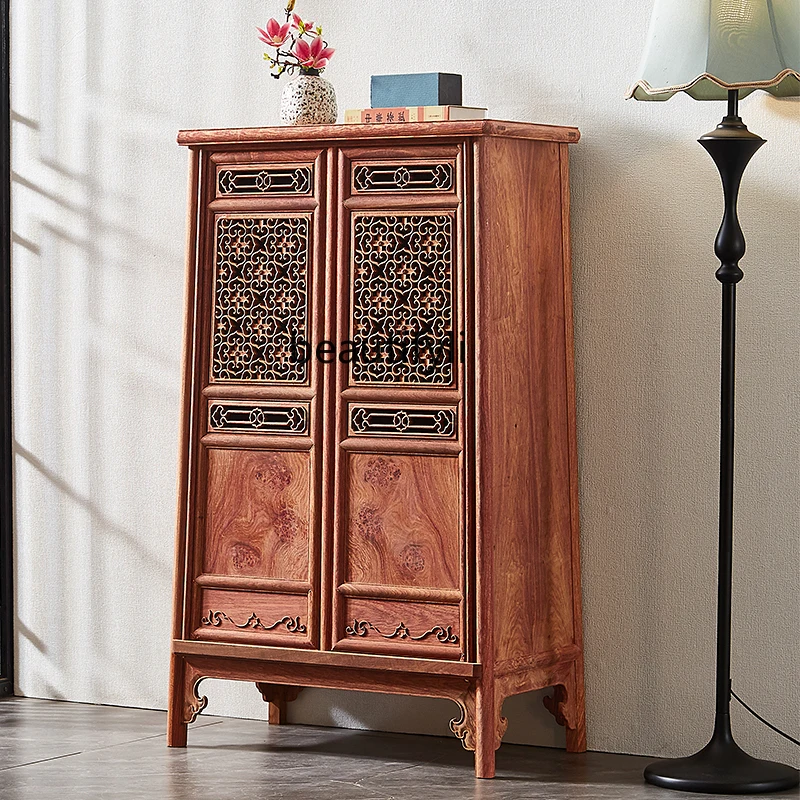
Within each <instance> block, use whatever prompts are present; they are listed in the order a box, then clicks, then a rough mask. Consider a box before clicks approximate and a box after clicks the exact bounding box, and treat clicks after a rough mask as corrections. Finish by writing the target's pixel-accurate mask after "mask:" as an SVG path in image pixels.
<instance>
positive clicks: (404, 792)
mask: <svg viewBox="0 0 800 800" xmlns="http://www.w3.org/2000/svg"><path fill="white" fill-rule="evenodd" d="M165 725H166V715H165V714H164V713H163V712H160V711H142V710H139V709H131V708H111V707H108V706H90V705H81V704H78V703H63V702H53V701H48V700H30V699H24V698H9V699H7V700H1V701H0V800H56V799H57V800H72V798H76V800H95V798H114V800H134V798H135V800H141V799H142V798H146V799H148V800H149V798H153V799H154V800H240V799H241V800H254V799H255V798H259V800H260V799H261V798H269V799H271V798H292V799H294V798H296V799H297V800H318V799H319V800H322V798H325V800H329V799H330V798H333V799H334V800H361V798H364V800H445V799H446V800H461V799H462V798H464V800H467V798H475V799H478V798H479V799H480V800H511V799H512V798H513V799H514V800H523V799H524V798H531V799H533V798H542V800H545V799H546V800H562V799H563V800H579V799H580V798H593V799H596V800H607V799H608V798H615V799H616V798H620V799H622V798H625V799H626V800H628V799H629V800H640V799H642V798H645V799H647V800H658V798H662V800H676V798H679V797H688V798H696V800H702V798H710V797H712V796H711V795H689V796H687V795H681V794H679V793H676V792H670V791H664V790H660V789H657V788H655V787H652V786H647V785H645V784H644V783H643V782H642V777H641V776H642V768H643V767H644V765H645V764H646V763H647V759H645V758H638V757H634V756H620V755H607V754H602V753H586V754H583V755H570V754H567V753H565V752H563V751H561V750H551V749H547V748H535V747H521V746H518V745H503V746H502V747H501V749H500V751H499V752H498V772H497V778H495V779H494V780H491V781H476V780H475V779H474V778H473V777H472V759H471V754H469V753H467V752H465V751H464V750H462V749H461V745H460V744H459V743H458V742H457V741H456V740H455V739H445V738H441V739H440V738H435V737H430V736H407V735H403V734H390V733H366V732H362V731H349V730H338V729H333V728H310V727H303V726H291V725H287V726H283V727H269V726H268V725H267V724H266V723H263V722H254V721H249V720H238V719H223V718H219V717H216V718H215V717H200V719H199V720H198V721H197V722H196V723H195V724H194V725H193V726H192V727H191V728H190V730H189V747H188V748H187V749H185V750H181V749H168V748H167V747H166V743H165V736H164V729H165ZM785 794H788V795H789V796H796V792H790V793H785ZM773 796H774V795H773ZM716 797H719V795H716ZM739 797H742V796H741V795H739Z"/></svg>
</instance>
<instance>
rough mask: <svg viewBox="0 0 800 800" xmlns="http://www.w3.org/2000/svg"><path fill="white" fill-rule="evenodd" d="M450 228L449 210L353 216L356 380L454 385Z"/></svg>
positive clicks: (352, 370)
mask: <svg viewBox="0 0 800 800" xmlns="http://www.w3.org/2000/svg"><path fill="white" fill-rule="evenodd" d="M453 231H454V215H453V214H452V213H440V214H433V213H425V214H402V215H401V214H397V215H394V214H391V215H389V214H385V215H383V214H382V215H369V214H360V215H356V216H354V219H353V234H352V311H351V314H352V320H351V339H352V340H353V343H354V345H353V353H352V356H351V360H350V374H351V379H352V381H353V382H354V383H362V384H374V383H379V384H380V383H412V384H423V385H433V386H449V385H451V384H452V382H453V374H454V370H453V365H454V362H455V358H456V354H455V346H454V322H455V309H454V295H453V281H454V278H453V266H454V260H453Z"/></svg>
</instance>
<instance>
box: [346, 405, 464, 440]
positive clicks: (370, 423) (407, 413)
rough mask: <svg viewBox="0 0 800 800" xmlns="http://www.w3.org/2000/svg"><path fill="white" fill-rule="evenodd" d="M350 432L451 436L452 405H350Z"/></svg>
mask: <svg viewBox="0 0 800 800" xmlns="http://www.w3.org/2000/svg"><path fill="white" fill-rule="evenodd" d="M350 433H351V434H352V435H354V436H369V435H372V436H410V437H418V436H435V437H437V438H441V439H452V438H453V437H454V436H455V433H456V411H455V409H453V408H420V407H419V406H406V407H405V408H397V407H388V406H380V407H378V406H355V405H353V406H350Z"/></svg>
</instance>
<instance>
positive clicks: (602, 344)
mask: <svg viewBox="0 0 800 800" xmlns="http://www.w3.org/2000/svg"><path fill="white" fill-rule="evenodd" d="M650 5H651V4H650V0H634V1H633V2H631V1H630V0H614V1H613V2H611V1H606V2H597V3H578V2H574V0H551V1H550V2H546V0H538V1H537V2H523V1H522V0H515V1H514V2H504V3H488V2H477V1H476V2H472V3H470V2H465V0H449V2H439V3H433V2H419V1H418V0H404V1H403V2H396V1H393V2H390V1H389V0H372V1H371V2H366V3H364V2H362V3H356V2H353V0H341V1H340V2H336V3H332V2H327V3H323V2H320V1H319V0H313V1H312V0H300V2H299V3H298V10H300V11H301V12H304V14H305V16H309V17H312V18H313V19H318V20H320V21H322V22H323V23H324V24H325V26H326V31H327V34H328V37H329V38H330V40H331V42H332V44H333V45H334V46H336V47H337V48H338V52H337V54H336V56H335V57H334V60H333V65H332V67H331V68H330V69H329V70H328V72H327V73H326V77H329V78H330V80H332V81H333V82H334V84H335V85H336V88H337V92H338V94H339V98H340V108H341V109H344V108H346V107H351V106H359V105H365V104H367V103H368V100H369V75H370V73H372V72H375V73H386V72H403V71H424V70H437V69H438V70H444V71H454V72H461V73H463V75H464V86H465V94H464V101H465V103H467V104H479V105H486V106H488V107H489V109H490V111H491V115H492V116H494V117H497V118H501V119H518V120H531V121H535V122H551V123H564V124H571V125H578V126H579V127H580V128H581V130H582V132H583V138H582V140H581V142H580V143H579V144H578V145H576V146H575V147H573V148H572V155H573V162H572V191H573V199H574V203H573V223H572V231H573V239H574V273H575V318H576V334H577V343H576V349H577V352H576V356H577V380H578V413H579V416H578V423H579V437H580V466H581V510H582V518H583V567H584V587H585V637H586V649H587V660H586V682H587V706H588V725H589V745H590V747H592V748H595V749H601V750H613V751H627V752H636V753H658V754H678V753H683V752H686V751H687V750H690V749H692V748H695V747H697V746H699V745H701V744H702V743H704V741H705V738H706V736H707V735H708V733H709V730H710V718H711V707H710V706H711V701H712V682H713V658H714V651H713V641H714V605H715V594H714V574H715V564H716V560H715V547H716V543H715V540H716V501H715V496H716V481H717V478H716V474H717V472H716V471H717V402H718V366H717V364H718V304H719V288H718V285H717V283H716V281H715V279H714V277H713V273H714V269H715V267H716V263H715V259H714V257H713V253H712V250H711V243H712V240H713V237H714V234H715V232H716V229H717V226H718V223H719V219H720V215H721V191H720V188H719V184H718V177H717V175H716V172H715V170H714V167H713V164H712V162H711V161H710V159H709V158H708V156H707V155H706V154H705V153H704V152H703V150H702V149H701V148H700V147H699V146H698V145H697V144H696V143H695V141H694V140H695V139H696V138H697V137H698V135H700V134H702V133H704V132H706V131H707V130H709V129H711V128H712V127H713V126H714V125H715V124H716V123H717V121H718V119H719V117H721V115H722V113H723V108H722V105H721V104H719V103H716V104H712V103H698V102H695V101H693V100H691V99H689V98H686V97H683V96H681V97H677V98H675V99H674V100H672V101H670V102H669V103H665V104H644V103H642V104H639V103H635V102H633V101H628V102H625V101H623V99H622V96H623V92H624V90H625V88H626V85H627V83H628V82H629V80H630V79H631V77H632V76H633V75H634V73H635V70H636V67H637V63H638V59H639V56H640V52H641V47H642V44H643V42H644V39H645V33H646V29H647V24H648V19H649V14H650ZM268 9H273V10H274V11H277V10H278V3H272V4H270V3H267V2H262V0H193V2H188V1H187V0H170V2H163V0H158V1H156V0H140V2H136V3H129V2H122V0H70V2H68V3H67V2H57V1H56V0H41V2H38V3H26V2H21V0H20V2H14V3H13V4H12V12H13V109H14V121H13V151H14V153H13V166H14V173H15V179H14V189H13V200H14V212H13V213H14V236H15V239H14V286H13V292H14V377H15V430H16V458H15V464H16V548H17V590H16V591H17V615H18V624H17V642H18V687H19V691H20V692H21V693H23V694H26V695H31V696H37V697H59V698H66V699H70V700H80V701H89V702H98V703H112V704H113V703H115V704H123V705H141V706H145V707H154V708H163V707H164V706H165V702H166V689H167V657H168V640H169V608H170V581H171V565H172V535H173V534H172V531H173V513H174V491H175V469H176V447H177V424H178V382H179V364H180V339H181V326H182V309H181V306H182V271H183V244H184V199H185V175H186V153H185V152H184V151H182V150H180V149H179V148H178V147H177V146H176V145H175V133H176V131H177V130H178V129H179V128H183V127H225V126H247V125H261V124H272V123H275V122H276V121H277V110H278V98H279V92H280V89H281V87H282V85H283V84H282V83H278V82H276V81H274V80H273V79H272V78H271V77H270V76H269V74H268V73H267V70H266V67H265V65H264V63H263V62H262V60H261V54H262V49H261V46H260V45H259V43H258V42H257V39H256V37H255V35H254V34H255V25H256V24H259V25H262V26H263V24H264V23H265V22H266V19H267V17H268V16H269V12H268V11H265V10H268ZM742 112H743V114H744V115H745V118H746V121H747V122H748V123H749V125H750V127H751V129H752V130H755V131H756V132H758V133H760V134H761V135H763V136H764V137H765V138H767V139H768V140H769V143H768V145H767V146H766V147H764V148H763V149H762V150H761V152H759V153H758V155H757V156H756V157H755V159H754V161H753V163H752V166H751V167H750V168H749V169H748V172H747V175H746V177H745V181H744V186H743V187H742V196H741V214H742V219H743V224H744V227H745V230H746V234H747V237H748V246H749V249H748V254H747V257H746V258H745V260H744V262H743V267H744V270H745V272H746V273H747V274H746V278H745V280H744V282H743V283H742V284H741V285H740V327H739V344H738V347H739V350H738V355H739V365H738V366H739V374H738V379H739V387H738V411H739V427H738V434H739V438H738V442H737V487H736V488H737V499H736V515H737V516H736V522H737V539H736V568H735V581H736V587H735V593H734V615H735V625H734V657H733V675H734V685H735V688H736V689H737V690H738V691H740V692H741V693H742V694H743V695H744V696H745V697H746V698H747V699H749V700H750V701H751V702H752V704H753V705H755V706H756V707H757V708H758V709H760V710H761V711H762V712H763V713H764V714H765V715H766V716H767V717H769V718H770V719H772V720H774V722H775V723H777V724H778V725H781V726H783V727H785V728H788V729H791V730H793V732H794V734H795V735H796V734H797V720H798V718H799V717H800V681H798V680H797V677H798V676H797V666H796V665H797V663H798V660H799V659H800V651H799V650H798V638H799V637H798V618H799V617H800V605H798V585H797V574H798V569H797V568H798V561H800V558H799V556H800V548H799V546H798V530H800V525H799V524H798V523H800V505H799V501H798V484H799V483H800V481H799V480H798V478H799V477H800V475H799V474H798V464H799V463H800V459H799V458H798V456H800V433H798V428H799V427H800V426H798V421H800V414H798V411H799V409H800V406H799V405H798V391H797V376H798V374H800V325H799V324H798V308H800V270H798V255H799V254H798V249H799V248H800V235H799V234H798V219H800V196H799V193H798V181H799V180H800V146H799V145H800V141H798V121H799V120H800V113H799V112H800V104H798V103H797V102H793V101H780V102H779V101H776V100H774V99H772V98H768V97H765V96H763V95H761V96H755V97H752V98H750V99H747V100H745V101H744V102H743V104H742ZM208 694H209V697H210V700H211V702H210V708H209V711H210V712H212V713H219V714H235V715H247V716H254V715H261V716H263V715H264V712H265V708H264V707H263V706H262V704H261V701H260V698H259V697H258V695H257V692H256V690H255V688H254V687H252V686H249V685H227V684H214V685H212V686H210V687H209V690H208ZM453 710H454V707H453V708H451V707H450V705H449V704H448V703H446V702H444V701H427V700H413V699H392V698H385V699H384V698H374V697H369V696H364V695H348V694H345V693H333V692H320V691H309V692H307V693H305V694H304V695H303V696H302V698H301V700H299V701H298V703H297V704H296V706H295V707H294V709H293V711H292V715H293V719H294V720H295V721H302V722H314V723H321V724H334V725H347V726H353V727H375V728H382V729H393V730H408V731H424V732H444V731H446V726H447V720H448V719H449V717H450V716H451V714H450V712H451V711H453ZM507 712H508V715H509V716H510V718H511V727H510V729H509V736H508V738H509V740H511V741H517V742H534V743H542V744H557V745H561V744H563V734H562V732H561V731H560V730H559V729H557V727H556V726H555V724H554V723H553V721H552V719H551V718H550V717H549V715H548V714H547V713H546V712H545V711H544V710H543V709H542V708H541V702H540V697H539V696H538V695H530V696H524V697H520V698H515V699H514V700H512V701H509V702H508V703H507ZM733 714H734V724H735V727H736V731H737V734H738V736H739V738H740V740H741V741H742V743H743V744H745V745H746V746H747V747H749V748H750V749H751V750H752V751H753V752H754V753H756V754H758V755H760V756H771V757H779V758H782V759H786V760H789V761H792V760H793V761H795V762H796V761H797V755H796V751H793V750H792V749H791V748H790V747H789V746H788V745H784V744H783V743H782V741H781V740H780V739H779V738H778V737H776V736H775V735H774V734H772V733H771V732H769V731H767V730H766V729H764V728H763V727H761V726H760V725H759V724H758V723H756V722H755V721H753V720H751V719H750V718H748V717H747V716H746V715H744V714H743V713H742V712H740V710H739V709H738V708H734V711H733Z"/></svg>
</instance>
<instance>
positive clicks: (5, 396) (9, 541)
mask: <svg viewBox="0 0 800 800" xmlns="http://www.w3.org/2000/svg"><path fill="white" fill-rule="evenodd" d="M10 4H11V0H0V130H1V131H2V139H1V141H2V152H1V153H0V224H2V228H3V230H2V236H1V237H0V696H2V695H9V694H13V693H14V586H13V578H14V567H13V542H14V527H13V526H14V513H13V494H12V445H13V438H12V437H13V433H12V428H11V402H12V395H11V81H10V69H11V64H10V59H9V52H10V46H11V42H10V30H9V20H10V17H9V6H10Z"/></svg>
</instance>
